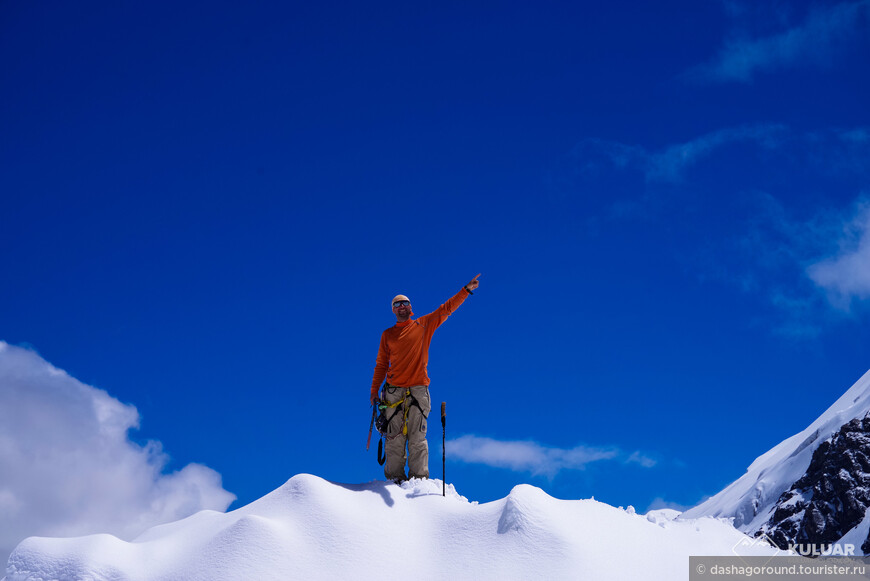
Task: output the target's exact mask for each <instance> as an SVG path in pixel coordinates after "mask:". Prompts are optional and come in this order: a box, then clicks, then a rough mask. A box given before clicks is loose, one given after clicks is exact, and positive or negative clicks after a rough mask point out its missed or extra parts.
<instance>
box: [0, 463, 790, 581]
mask: <svg viewBox="0 0 870 581" xmlns="http://www.w3.org/2000/svg"><path fill="white" fill-rule="evenodd" d="M441 487H442V484H441V481H440V480H435V479H432V480H418V479H412V480H411V481H408V482H404V483H402V484H401V485H396V484H392V483H387V482H382V481H373V482H369V483H365V484H338V483H331V482H327V481H325V480H322V479H320V478H318V477H316V476H312V475H308V474H300V475H297V476H294V477H293V478H291V479H290V480H288V481H287V482H286V483H285V484H284V485H283V486H282V487H280V488H279V489H277V490H275V491H273V492H271V493H269V494H267V495H266V496H264V497H263V498H261V499H259V500H257V501H255V502H253V503H251V504H249V505H247V506H245V507H242V508H240V509H238V510H235V511H232V512H229V513H225V514H224V513H219V512H214V511H204V512H200V513H197V514H195V515H193V516H191V517H188V518H186V519H183V520H180V521H177V522H174V523H170V524H165V525H161V526H157V527H154V528H152V529H150V530H148V531H147V532H145V533H144V534H143V535H141V536H140V537H138V538H137V539H135V540H134V541H132V542H124V541H121V540H119V539H118V538H116V537H113V536H111V535H92V536H87V537H79V538H72V539H49V538H35V537H34V538H30V539H26V540H25V541H24V542H22V543H21V544H20V545H19V546H18V547H17V548H16V549H15V551H14V552H13V553H12V556H11V558H10V559H9V564H8V567H7V570H6V575H7V579H6V581H37V580H44V579H54V580H63V581H66V580H83V579H89V580H92V581H98V580H100V581H102V580H112V581H170V580H171V581H224V580H226V581H229V580H234V581H235V580H237V579H257V580H262V581H270V580H275V581H279V580H280V581H285V580H286V579H302V578H310V579H335V578H347V576H348V573H349V572H352V574H353V577H354V578H355V579H383V578H384V567H385V563H387V562H388V561H389V560H390V558H396V555H401V561H402V563H406V564H410V566H413V567H414V574H415V577H417V578H421V579H446V578H449V579H475V580H477V579H531V578H537V579H540V578H546V579H576V578H581V577H582V578H589V579H596V581H610V580H612V581H618V580H624V579H631V578H634V579H647V580H650V581H655V580H667V581H674V580H679V579H688V573H689V572H688V567H687V563H688V557H689V555H716V554H724V555H728V554H731V549H732V547H734V546H735V545H736V544H737V543H738V542H741V541H743V540H745V539H746V536H745V535H743V534H742V533H740V532H739V531H737V530H736V529H734V528H733V527H732V526H731V525H730V524H729V523H728V522H726V521H721V520H717V519H711V518H701V519H698V520H682V521H678V520H674V517H675V516H676V515H677V513H676V512H675V511H653V512H650V513H649V514H648V515H638V514H635V511H634V509H632V508H631V507H629V509H627V510H622V509H620V508H614V507H612V506H609V505H606V504H604V503H601V502H597V501H595V500H591V499H590V500H559V499H555V498H553V497H551V496H549V495H547V494H546V493H545V492H544V491H543V490H541V489H539V488H536V487H534V486H529V485H524V484H523V485H519V486H516V487H514V488H513V490H511V492H510V494H509V495H508V496H507V497H506V498H503V499H501V500H497V501H494V502H489V503H485V504H478V503H476V502H469V501H468V499H466V498H464V497H463V496H461V495H459V494H458V493H457V492H456V491H455V490H454V488H453V486H448V487H447V496H446V497H442V495H441V490H442V488H441ZM757 550H758V551H759V554H767V553H765V551H770V552H771V553H770V554H772V552H773V551H774V549H772V548H770V549H767V548H762V547H759V548H758V549H757ZM626 555H631V558H630V559H627V558H625V557H626Z"/></svg>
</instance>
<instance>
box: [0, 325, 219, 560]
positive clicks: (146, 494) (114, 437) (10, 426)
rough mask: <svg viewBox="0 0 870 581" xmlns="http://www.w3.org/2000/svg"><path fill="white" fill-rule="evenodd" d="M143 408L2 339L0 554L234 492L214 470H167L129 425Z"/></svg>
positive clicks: (173, 512)
mask: <svg viewBox="0 0 870 581" xmlns="http://www.w3.org/2000/svg"><path fill="white" fill-rule="evenodd" d="M138 423H139V413H138V412H137V410H136V408H135V407H133V406H131V405H125V404H123V403H121V402H119V401H118V400H116V399H115V398H113V397H112V396H110V395H109V394H108V393H106V392H105V391H102V390H100V389H97V388H94V387H91V386H89V385H85V384H83V383H81V382H79V381H78V380H76V379H75V378H73V377H70V376H69V375H68V374H67V373H65V372H64V371H62V370H59V369H57V368H55V367H53V366H52V365H51V364H49V363H48V362H47V361H45V360H44V359H42V358H41V357H40V356H39V355H38V354H36V353H35V352H33V351H31V350H28V349H23V348H21V347H15V346H12V345H9V344H7V343H4V342H2V341H0V561H2V562H3V563H5V562H6V559H7V557H8V554H9V552H11V550H12V549H13V548H14V547H15V545H16V544H17V543H18V542H20V541H21V540H22V539H23V538H24V537H27V536H32V535H43V536H72V535H84V534H91V533H97V532H107V533H112V534H115V535H117V536H120V537H122V538H125V539H130V538H132V537H134V536H136V535H138V534H139V533H140V532H142V531H144V530H145V529H146V528H149V527H151V526H154V525H156V524H159V523H164V522H169V521H173V520H177V519H180V518H183V517H185V516H188V515H190V514H192V513H194V512H196V511H199V510H202V509H213V510H219V511H223V510H226V509H227V507H228V506H229V504H230V503H231V502H232V501H233V499H234V498H235V497H234V495H232V494H231V493H229V492H227V491H226V490H224V489H223V487H222V485H221V477H220V475H219V474H218V473H217V472H215V471H214V470H212V469H210V468H207V467H205V466H202V465H198V464H189V465H188V466H186V467H184V468H183V469H182V470H180V471H177V472H173V473H171V474H164V473H163V468H164V467H165V466H166V463H167V460H168V458H167V456H166V455H165V454H164V453H163V452H162V450H161V447H160V444H159V443H157V442H149V443H148V444H146V445H145V446H140V445H138V444H136V443H134V442H131V441H130V440H129V438H128V431H129V430H131V429H134V428H136V427H137V426H138Z"/></svg>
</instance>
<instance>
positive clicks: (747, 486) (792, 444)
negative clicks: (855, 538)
mask: <svg viewBox="0 0 870 581" xmlns="http://www.w3.org/2000/svg"><path fill="white" fill-rule="evenodd" d="M868 411H870V371H868V372H867V373H865V374H864V376H863V377H862V378H861V379H859V380H858V381H857V382H856V383H855V385H853V386H852V387H851V388H849V390H848V391H846V393H844V394H843V395H842V396H841V397H840V398H839V399H838V400H837V401H835V402H834V404H833V405H831V407H829V408H828V409H827V410H826V411H825V413H823V414H822V415H821V416H819V418H818V419H817V420H816V421H814V422H813V423H812V424H810V425H809V427H807V428H806V429H805V430H803V431H802V432H800V433H798V434H795V435H794V436H792V437H791V438H788V439H787V440H785V441H783V442H780V443H779V444H778V445H776V446H774V447H773V448H772V449H770V450H769V451H768V452H766V453H764V454H762V455H761V456H759V457H758V458H756V460H755V461H754V462H753V463H752V464H751V465H750V466H749V468H747V469H746V473H745V474H744V475H743V476H741V477H740V478H739V479H737V480H736V481H734V482H732V483H731V484H730V485H728V487H726V488H725V489H724V490H722V491H721V492H720V493H718V494H717V495H715V496H713V497H711V498H709V499H708V500H706V501H704V502H702V503H701V504H699V505H698V506H696V507H694V508H691V509H689V510H687V511H686V512H684V513H683V514H682V516H681V518H688V519H692V518H698V517H702V516H712V517H718V518H730V517H733V518H734V526H735V527H737V528H739V529H740V530H741V531H744V532H754V531H757V530H759V529H760V528H761V526H762V525H763V524H764V523H765V522H767V520H768V519H769V518H770V516H771V513H772V511H773V509H774V507H775V505H776V501H777V500H778V499H779V497H780V495H782V493H783V492H785V491H786V490H788V489H789V488H790V487H791V485H792V484H793V483H794V482H796V481H797V480H798V479H799V478H800V477H801V476H803V474H804V472H806V470H807V467H808V466H809V465H810V459H811V458H812V455H813V452H814V451H815V450H816V448H818V447H819V445H820V444H821V443H822V442H824V441H825V440H827V439H828V438H830V437H831V436H832V435H833V434H834V433H835V432H837V431H838V430H839V429H840V427H841V426H842V425H843V424H845V423H846V422H848V421H850V420H852V419H854V418H859V417H864V416H865V415H866V414H867V413H868ZM860 545H861V543H858V544H857V545H856V546H860Z"/></svg>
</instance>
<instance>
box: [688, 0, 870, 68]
mask: <svg viewBox="0 0 870 581" xmlns="http://www.w3.org/2000/svg"><path fill="white" fill-rule="evenodd" d="M868 7H870V0H860V1H858V2H844V3H841V4H837V5H834V6H826V7H824V8H820V9H816V10H814V11H812V12H810V14H809V15H808V17H807V18H806V20H805V21H804V22H803V23H802V24H800V25H798V26H794V27H792V28H790V29H788V30H785V31H784V32H781V33H779V34H775V35H771V36H766V37H761V38H740V39H734V40H730V41H728V42H726V44H725V46H724V48H723V49H722V50H721V51H720V53H719V55H718V56H717V58H716V59H715V60H714V61H713V62H712V63H709V64H707V65H704V66H702V67H699V68H697V69H695V70H694V71H692V72H691V74H690V76H692V77H696V78H701V79H703V80H709V81H722V82H729V81H741V82H748V81H750V80H752V77H753V75H755V74H756V73H757V72H759V71H765V70H772V69H777V68H783V67H792V66H797V65H801V64H804V63H807V62H811V63H821V62H825V61H827V60H830V59H831V58H832V56H833V55H835V54H837V53H838V50H839V49H840V48H841V46H842V45H843V43H844V42H846V41H848V40H849V39H850V38H852V37H854V36H856V33H857V32H858V31H859V30H861V29H862V28H866V24H867V19H868V15H867V13H868Z"/></svg>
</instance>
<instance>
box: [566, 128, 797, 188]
mask: <svg viewBox="0 0 870 581" xmlns="http://www.w3.org/2000/svg"><path fill="white" fill-rule="evenodd" d="M787 132H788V129H787V128H786V127H785V126H783V125H778V124H761V125H741V126H737V127H726V128H724V129H719V130H716V131H712V132H710V133H706V134H704V135H701V136H699V137H696V138H694V139H691V140H689V141H686V142H683V143H676V144H674V145H669V146H667V147H664V148H663V149H660V150H647V149H645V148H644V147H641V146H637V145H626V144H623V143H618V142H613V141H605V140H602V139H585V140H583V141H581V142H580V143H579V144H578V145H577V146H576V147H575V148H574V150H573V151H572V154H571V155H572V158H573V159H574V160H575V161H576V163H577V165H578V170H579V172H580V173H581V174H586V175H589V174H593V173H596V172H598V171H600V169H601V168H602V166H611V167H613V168H614V169H616V170H620V171H621V170H632V171H636V172H640V173H642V174H643V176H644V178H645V179H646V181H647V182H680V181H682V179H683V177H684V175H685V172H686V171H687V170H688V169H689V168H691V167H692V166H693V165H696V164H698V163H699V162H701V161H703V160H704V159H705V158H708V157H711V156H712V155H713V154H714V153H716V151H717V150H720V149H722V148H723V147H726V146H729V145H732V144H735V143H749V144H751V145H756V146H760V147H763V148H765V149H774V148H776V147H777V146H778V145H779V144H780V143H781V142H782V140H783V139H785V138H786V134H787Z"/></svg>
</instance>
